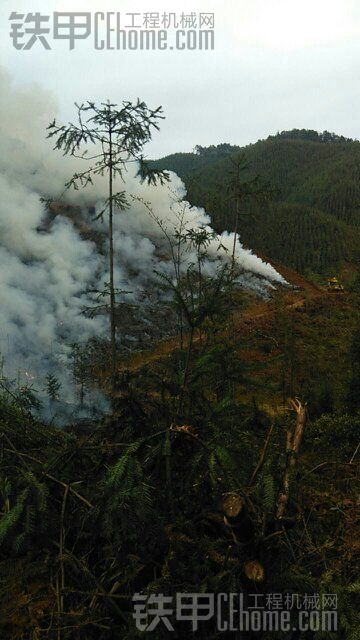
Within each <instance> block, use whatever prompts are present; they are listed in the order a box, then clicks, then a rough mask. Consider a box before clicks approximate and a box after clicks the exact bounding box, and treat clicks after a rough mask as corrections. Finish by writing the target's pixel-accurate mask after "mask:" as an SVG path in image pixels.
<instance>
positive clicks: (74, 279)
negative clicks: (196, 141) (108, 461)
mask: <svg viewBox="0 0 360 640" xmlns="http://www.w3.org/2000/svg"><path fill="white" fill-rule="evenodd" d="M56 110H57V108H56V102H55V100H54V99H53V98H52V96H51V95H49V94H48V93H47V92H46V91H44V90H42V89H41V88H40V87H30V88H23V87H14V86H12V83H11V80H10V78H9V77H8V76H7V74H6V73H5V72H3V71H1V70H0V352H1V353H2V355H3V356H4V358H5V372H6V374H7V375H9V376H13V377H16V376H17V375H19V376H20V378H21V379H22V380H24V379H26V376H28V378H30V379H31V378H32V376H37V377H38V378H40V377H42V379H43V377H44V375H45V374H46V373H47V372H49V371H52V368H53V360H54V357H55V356H56V359H57V360H58V361H60V362H66V360H67V358H68V357H69V352H70V347H69V346H68V345H70V344H71V343H74V342H77V341H82V342H83V341H86V340H87V339H89V338H91V337H94V336H103V335H106V331H107V318H106V317H104V316H96V317H94V318H89V317H86V316H85V315H84V314H83V313H82V310H83V308H84V307H86V306H91V305H93V304H94V303H95V301H94V297H93V294H91V293H86V292H88V291H91V290H94V289H101V288H102V287H103V283H104V282H107V281H108V280H109V277H108V273H107V260H106V255H103V254H102V253H101V252H100V251H99V249H98V246H97V245H96V243H95V242H93V241H89V240H85V239H84V238H83V237H82V236H81V235H80V232H79V230H78V229H79V225H74V224H73V222H72V221H71V220H69V219H68V218H67V217H66V216H64V215H61V214H60V215H57V216H56V218H55V219H54V220H53V221H52V223H51V225H49V224H48V225H47V226H46V225H44V213H45V211H44V205H43V204H42V203H41V202H40V197H41V196H44V197H46V198H53V199H57V198H58V197H59V194H61V193H63V190H64V184H65V182H66V181H67V180H68V179H69V177H70V176H71V175H72V174H73V173H74V172H75V171H79V170H80V169H81V168H83V164H82V161H81V160H78V159H75V158H71V157H68V156H66V157H64V156H62V154H61V153H60V152H56V151H53V150H52V146H53V144H52V142H51V140H48V139H46V127H47V125H48V123H49V122H50V121H51V120H53V118H54V116H55V115H56ZM135 173H136V169H135V167H134V165H131V166H130V167H129V171H128V173H127V174H126V184H125V187H124V186H123V185H122V186H121V187H120V186H119V189H123V188H125V189H126V190H127V191H128V192H129V193H130V194H132V196H134V198H135V199H133V198H131V199H130V200H131V208H130V209H129V210H128V211H126V212H124V213H118V214H117V215H116V217H115V247H116V283H117V286H118V287H119V288H125V289H129V291H131V293H130V294H128V295H130V298H132V299H136V298H137V297H138V296H139V295H140V294H141V292H142V291H143V290H144V288H146V286H147V285H148V283H149V281H151V280H152V278H153V272H154V269H155V268H156V269H158V270H160V271H161V270H163V271H166V272H168V273H171V262H170V261H168V260H165V259H164V257H162V258H161V257H159V256H161V255H162V256H163V255H164V248H165V247H166V242H165V239H164V235H163V233H162V232H161V229H160V227H159V225H158V224H157V222H156V221H155V220H154V219H153V217H152V216H151V215H150V214H149V210H148V207H146V206H144V203H143V202H142V201H146V202H147V203H149V206H150V207H151V210H152V211H153V212H154V214H155V216H156V217H157V218H158V220H160V221H161V224H162V225H163V226H165V227H166V229H167V231H168V232H169V233H170V234H171V233H173V231H174V229H175V228H176V227H177V226H178V219H179V216H180V217H181V216H182V218H183V220H184V226H185V228H194V227H196V226H200V225H207V226H208V227H209V228H210V220H209V217H208V216H207V214H206V213H205V211H203V210H202V209H194V208H191V207H190V205H188V204H187V203H184V202H181V200H182V199H183V198H184V196H185V189H184V185H183V184H182V182H181V180H180V179H179V178H178V177H177V176H176V175H174V174H172V176H171V184H170V188H169V185H165V186H162V187H161V186H159V187H156V188H155V187H152V186H147V185H144V184H143V185H141V184H140V182H139V180H138V179H137V178H136V176H135ZM105 197H106V181H105V179H104V178H101V177H98V178H96V180H95V181H94V184H93V186H90V187H89V188H87V189H85V190H79V191H71V192H70V191H68V192H66V194H65V196H64V198H63V199H64V201H65V202H67V203H68V204H71V205H76V206H79V207H80V208H81V212H80V213H79V214H78V215H79V222H82V223H83V225H88V226H89V225H92V227H93V229H94V230H95V232H97V233H98V234H99V235H100V236H101V234H102V233H103V234H104V235H105V233H106V226H103V225H102V224H101V222H100V221H97V222H91V221H90V220H91V216H89V213H88V207H90V206H95V207H96V210H97V211H100V210H101V208H102V200H103V199H104V198H105ZM221 243H222V244H223V245H224V246H226V247H227V248H228V250H229V254H230V255H231V252H232V246H233V236H232V235H231V234H226V233H225V234H223V235H222V237H221ZM104 245H105V246H106V243H104ZM218 246H219V239H216V240H214V241H213V243H212V245H211V247H210V252H211V253H212V254H213V256H214V258H215V257H218V256H219V253H218V251H217V249H218ZM223 255H224V259H226V253H225V252H223ZM187 259H189V260H191V259H192V256H191V253H188V254H187ZM237 260H238V263H239V264H240V265H241V267H242V268H243V269H244V273H243V275H242V276H241V279H242V283H243V284H244V285H245V286H247V287H250V288H253V289H257V290H259V291H264V288H266V286H267V285H269V286H271V283H281V282H283V280H282V278H281V276H279V274H277V272H276V271H275V270H274V269H273V268H272V267H271V266H270V265H268V264H265V263H264V262H262V261H261V260H260V259H259V258H258V257H257V256H255V255H254V254H252V252H250V251H248V250H245V249H244V248H243V247H242V246H241V244H240V243H239V244H238V246H237ZM206 268H207V270H208V272H209V273H211V270H212V269H214V268H215V267H214V264H213V263H212V262H209V264H208V265H207V267H206ZM264 279H265V280H264ZM55 373H58V372H55Z"/></svg>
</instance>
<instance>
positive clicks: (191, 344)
mask: <svg viewBox="0 0 360 640" xmlns="http://www.w3.org/2000/svg"><path fill="white" fill-rule="evenodd" d="M193 342H194V327H191V329H190V336H189V344H188V350H187V354H186V363H185V370H184V380H183V384H182V387H181V392H180V400H179V414H180V413H181V412H182V409H183V404H184V396H185V391H186V387H187V382H188V378H189V373H190V360H191V353H192V347H193Z"/></svg>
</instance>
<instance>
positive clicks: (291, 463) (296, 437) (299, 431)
mask: <svg viewBox="0 0 360 640" xmlns="http://www.w3.org/2000/svg"><path fill="white" fill-rule="evenodd" d="M290 404H291V407H292V408H293V409H294V411H296V413H297V418H296V424H295V429H294V434H292V432H291V430H290V429H289V430H288V432H287V437H286V449H287V455H288V459H287V463H286V469H285V473H284V479H283V487H282V491H281V493H280V495H279V498H278V504H277V511H276V518H277V520H282V519H283V518H284V516H285V512H286V509H287V505H288V503H289V499H290V476H291V471H292V470H293V468H294V467H295V465H296V463H297V456H298V453H299V449H300V445H301V440H302V437H303V434H304V429H305V426H306V422H307V410H306V405H303V404H301V402H300V401H299V400H296V401H295V400H290Z"/></svg>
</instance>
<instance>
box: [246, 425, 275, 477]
mask: <svg viewBox="0 0 360 640" xmlns="http://www.w3.org/2000/svg"><path fill="white" fill-rule="evenodd" d="M274 426H275V425H274V423H273V422H272V423H271V425H270V427H269V430H268V433H267V436H266V440H265V443H264V446H263V449H262V451H261V454H260V458H259V462H258V463H257V465H256V468H255V470H254V473H253V474H252V476H251V480H250V482H249V484H248V488H251V487H252V486H253V485H254V484H255V480H256V478H257V476H258V474H259V472H260V471H261V469H262V466H263V464H264V460H265V456H266V452H267V450H268V447H269V444H270V440H271V436H272V432H273V431H274Z"/></svg>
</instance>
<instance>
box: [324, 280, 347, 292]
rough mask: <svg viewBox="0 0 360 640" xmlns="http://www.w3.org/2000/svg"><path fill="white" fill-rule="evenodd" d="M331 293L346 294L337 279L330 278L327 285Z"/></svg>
mask: <svg viewBox="0 0 360 640" xmlns="http://www.w3.org/2000/svg"><path fill="white" fill-rule="evenodd" d="M327 290H328V291H329V293H345V289H344V287H343V286H342V284H340V282H339V280H338V279H337V278H330V279H329V280H328V283H327Z"/></svg>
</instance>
